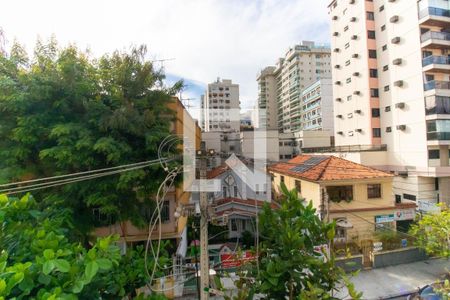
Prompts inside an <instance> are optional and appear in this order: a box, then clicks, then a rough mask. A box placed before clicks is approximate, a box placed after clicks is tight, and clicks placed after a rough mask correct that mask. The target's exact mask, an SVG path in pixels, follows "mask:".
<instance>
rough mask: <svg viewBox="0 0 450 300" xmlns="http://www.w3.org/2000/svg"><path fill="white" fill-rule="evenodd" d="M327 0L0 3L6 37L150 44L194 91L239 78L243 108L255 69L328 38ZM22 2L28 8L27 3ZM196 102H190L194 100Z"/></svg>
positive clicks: (29, 41)
mask: <svg viewBox="0 0 450 300" xmlns="http://www.w3.org/2000/svg"><path fill="white" fill-rule="evenodd" d="M328 2H329V0H128V1H124V0H121V1H119V0H95V1H93V0H77V1H75V0H65V1H58V0H40V1H33V0H15V1H6V2H5V3H3V4H2V9H1V10H0V27H2V28H3V30H4V31H5V33H6V35H7V38H8V40H10V41H12V40H13V39H14V38H16V39H17V40H18V41H20V42H21V43H23V44H25V45H26V46H27V47H28V48H32V47H33V45H34V43H35V41H36V39H37V36H41V37H42V38H47V37H49V36H50V35H51V34H55V35H56V37H57V39H58V41H59V42H60V44H63V45H64V44H67V43H76V44H77V45H78V46H79V47H81V48H86V47H88V48H90V49H91V51H92V52H93V54H94V55H101V54H102V53H104V52H111V51H113V50H115V49H127V48H129V46H130V45H139V44H147V46H148V49H149V52H150V55H149V59H165V58H175V59H174V60H170V61H166V62H164V69H165V70H166V72H167V74H168V79H169V81H172V80H174V79H176V78H183V79H184V80H185V82H186V84H187V85H188V88H187V90H186V91H185V92H184V94H183V97H186V98H196V99H197V101H196V104H197V107H198V103H199V99H200V94H201V93H202V91H203V89H204V88H205V87H206V84H207V83H208V82H212V81H214V80H215V79H216V78H217V77H221V78H226V79H232V80H233V81H234V82H236V83H238V84H240V91H241V102H242V108H243V109H245V108H251V107H252V106H253V104H254V103H255V100H256V96H257V85H256V74H257V73H258V71H259V70H260V69H261V68H263V67H264V66H266V65H271V64H274V63H275V61H276V59H277V58H278V57H280V56H283V54H284V52H285V51H286V50H287V48H288V47H289V46H292V45H294V44H295V43H298V42H300V41H301V40H315V41H317V42H320V43H323V42H328V41H329V36H330V33H329V16H328V10H327V5H328ZM25 7H26V9H24V8H25ZM192 104H194V103H192Z"/></svg>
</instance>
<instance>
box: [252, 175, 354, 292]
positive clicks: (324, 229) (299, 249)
mask: <svg viewBox="0 0 450 300" xmlns="http://www.w3.org/2000/svg"><path fill="white" fill-rule="evenodd" d="M281 190H282V191H283V198H282V201H281V203H280V204H281V207H280V208H279V209H278V210H272V209H271V208H270V206H269V205H266V206H265V207H264V209H263V211H262V213H261V215H260V217H259V218H260V232H261V240H262V242H261V247H260V258H259V259H260V260H259V269H260V272H259V274H257V275H256V276H257V277H256V278H257V286H258V292H261V293H263V294H265V295H267V298H268V299H285V298H288V299H335V298H333V296H332V293H333V292H334V291H337V290H340V289H341V288H342V287H341V286H340V284H341V283H344V284H345V285H346V287H347V289H348V291H349V295H350V297H351V298H352V299H360V298H361V293H358V292H356V291H355V289H354V286H353V284H352V283H351V282H350V280H349V279H348V277H347V275H346V274H345V272H344V270H343V269H341V268H339V267H336V266H335V257H334V254H333V253H331V254H328V253H327V251H326V248H328V247H326V246H324V245H328V244H329V242H330V241H332V240H333V238H334V234H335V224H334V223H325V222H322V221H321V220H320V219H319V217H318V216H317V214H316V210H315V209H314V208H313V206H312V203H310V204H308V205H307V206H305V204H303V201H302V200H301V199H299V197H298V193H297V191H296V190H295V189H294V190H292V191H289V190H288V189H287V188H286V186H285V185H284V184H282V186H281ZM317 246H322V248H321V249H322V251H321V252H322V255H321V253H318V252H316V251H315V247H317Z"/></svg>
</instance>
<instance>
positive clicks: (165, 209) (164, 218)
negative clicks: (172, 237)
mask: <svg viewBox="0 0 450 300" xmlns="http://www.w3.org/2000/svg"><path fill="white" fill-rule="evenodd" d="M169 221H170V201H164V203H163V205H162V207H161V222H164V223H167V222H169Z"/></svg>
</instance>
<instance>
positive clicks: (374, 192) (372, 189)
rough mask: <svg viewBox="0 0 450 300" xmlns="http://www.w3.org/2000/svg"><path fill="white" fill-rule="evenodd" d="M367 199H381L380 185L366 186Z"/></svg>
mask: <svg viewBox="0 0 450 300" xmlns="http://www.w3.org/2000/svg"><path fill="white" fill-rule="evenodd" d="M367 198H369V199H373V198H381V184H368V185H367Z"/></svg>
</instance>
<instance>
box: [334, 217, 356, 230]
mask: <svg viewBox="0 0 450 300" xmlns="http://www.w3.org/2000/svg"><path fill="white" fill-rule="evenodd" d="M336 225H337V226H338V227H341V228H353V224H352V223H350V222H349V221H347V220H344V219H340V220H337V221H336Z"/></svg>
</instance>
